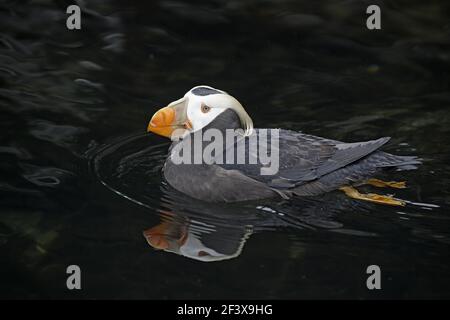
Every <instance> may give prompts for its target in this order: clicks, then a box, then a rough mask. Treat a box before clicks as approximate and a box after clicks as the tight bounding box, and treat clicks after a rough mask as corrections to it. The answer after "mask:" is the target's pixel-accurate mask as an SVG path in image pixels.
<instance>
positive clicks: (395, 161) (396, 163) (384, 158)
mask: <svg viewBox="0 0 450 320" xmlns="http://www.w3.org/2000/svg"><path fill="white" fill-rule="evenodd" d="M374 156H376V157H379V159H378V163H377V167H380V168H388V167H395V168H397V169H398V170H412V169H417V166H418V165H420V164H422V159H420V158H419V157H416V156H396V155H393V154H390V153H386V152H379V153H377V154H374ZM374 160H375V159H374Z"/></svg>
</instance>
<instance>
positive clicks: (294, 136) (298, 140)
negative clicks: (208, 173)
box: [221, 129, 389, 188]
mask: <svg viewBox="0 0 450 320" xmlns="http://www.w3.org/2000/svg"><path fill="white" fill-rule="evenodd" d="M256 134H257V135H259V134H260V130H257V131H256ZM388 140H389V138H387V137H386V138H380V139H378V140H372V141H366V142H356V143H343V142H339V141H334V140H329V139H324V138H320V137H316V136H312V135H306V134H302V133H299V132H294V131H290V130H283V129H280V130H279V144H278V147H274V146H273V145H272V144H271V143H270V139H268V142H269V143H268V144H267V145H265V144H262V145H261V144H259V145H258V148H262V150H261V151H263V152H266V153H267V152H269V153H271V154H272V155H273V156H274V157H275V155H276V152H278V155H279V157H278V159H279V170H278V172H276V173H275V174H273V175H261V171H260V169H261V168H262V167H263V166H262V165H261V164H257V165H252V164H232V165H229V164H225V165H221V166H222V167H224V168H225V169H228V170H230V169H233V170H238V171H240V172H242V173H243V174H245V175H247V176H249V177H251V178H253V179H255V180H258V181H261V182H264V183H266V184H268V185H269V186H271V187H273V188H292V187H295V186H298V185H301V184H303V183H305V182H308V181H312V180H315V179H317V178H320V177H321V176H324V175H326V174H328V173H330V172H333V171H335V170H337V169H339V168H342V167H344V166H346V165H348V164H351V163H353V162H355V161H357V160H359V159H361V158H363V157H365V156H367V155H369V154H371V153H372V152H374V151H375V150H377V149H378V148H380V147H381V146H382V145H383V144H385V143H386V142H387V141H388ZM246 152H249V149H248V148H246ZM274 152H275V153H274Z"/></svg>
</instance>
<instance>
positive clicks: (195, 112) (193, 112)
mask: <svg viewBox="0 0 450 320" xmlns="http://www.w3.org/2000/svg"><path fill="white" fill-rule="evenodd" d="M214 96H216V97H214ZM221 97H223V95H222V94H217V95H210V96H196V95H193V94H190V95H189V97H188V106H187V116H188V118H189V120H190V121H191V123H192V131H197V130H199V129H202V128H204V127H205V126H207V125H208V124H209V123H211V122H212V121H213V120H214V119H215V118H216V117H217V116H218V115H219V114H221V113H222V112H224V111H225V110H226V109H227V107H222V106H221V105H222V104H218V103H217V100H220V98H221ZM203 104H204V105H207V106H208V107H209V108H210V109H209V111H208V112H206V113H204V112H203V111H202V105H203Z"/></svg>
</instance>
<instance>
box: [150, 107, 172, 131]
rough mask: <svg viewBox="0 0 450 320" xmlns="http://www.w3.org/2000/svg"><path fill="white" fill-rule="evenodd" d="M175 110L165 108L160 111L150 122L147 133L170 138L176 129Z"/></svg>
mask: <svg viewBox="0 0 450 320" xmlns="http://www.w3.org/2000/svg"><path fill="white" fill-rule="evenodd" d="M175 118H176V115H175V110H174V109H173V108H171V107H165V108H162V109H160V110H158V111H157V112H156V113H155V114H154V115H153V117H152V119H151V120H150V122H149V123H148V126H147V132H153V133H156V134H159V135H160V136H163V137H167V138H170V137H171V136H172V133H173V131H174V130H175V129H176V127H177V126H176V124H175Z"/></svg>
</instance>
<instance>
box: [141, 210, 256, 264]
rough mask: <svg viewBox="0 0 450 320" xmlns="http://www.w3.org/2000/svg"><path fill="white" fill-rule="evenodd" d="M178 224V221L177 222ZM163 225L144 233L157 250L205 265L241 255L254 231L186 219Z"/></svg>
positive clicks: (164, 222) (171, 221)
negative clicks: (205, 263)
mask: <svg viewBox="0 0 450 320" xmlns="http://www.w3.org/2000/svg"><path fill="white" fill-rule="evenodd" d="M177 220H178V221H177ZM182 220H184V221H180V217H178V219H174V220H169V221H163V222H162V223H160V224H158V225H156V226H154V227H153V228H150V229H148V230H146V231H144V237H145V238H146V239H147V242H148V244H149V245H151V246H152V247H153V248H155V249H161V250H165V251H168V252H173V253H176V254H179V255H182V256H185V257H188V258H191V259H195V260H200V261H204V262H212V261H221V260H227V259H232V258H235V257H237V256H238V255H240V254H241V251H242V248H243V247H244V244H245V241H246V240H247V238H248V237H249V236H250V234H251V233H252V231H251V229H246V228H229V227H224V226H215V225H210V224H206V223H204V222H200V221H197V220H190V219H188V218H186V217H184V219H182Z"/></svg>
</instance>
